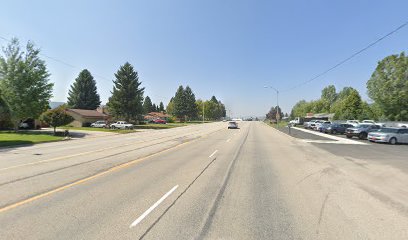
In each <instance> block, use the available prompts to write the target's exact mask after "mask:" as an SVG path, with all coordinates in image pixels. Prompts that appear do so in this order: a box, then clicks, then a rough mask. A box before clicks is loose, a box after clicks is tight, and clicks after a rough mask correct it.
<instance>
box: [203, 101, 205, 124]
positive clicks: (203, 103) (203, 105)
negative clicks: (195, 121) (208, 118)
mask: <svg viewBox="0 0 408 240" xmlns="http://www.w3.org/2000/svg"><path fill="white" fill-rule="evenodd" d="M204 106H205V105H204V101H203V123H204Z"/></svg>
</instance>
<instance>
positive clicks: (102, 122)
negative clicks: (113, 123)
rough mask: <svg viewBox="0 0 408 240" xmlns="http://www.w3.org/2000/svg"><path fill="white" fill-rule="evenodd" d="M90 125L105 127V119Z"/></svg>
mask: <svg viewBox="0 0 408 240" xmlns="http://www.w3.org/2000/svg"><path fill="white" fill-rule="evenodd" d="M91 127H95V128H106V127H107V125H106V122H105V121H96V122H94V123H92V124H91Z"/></svg>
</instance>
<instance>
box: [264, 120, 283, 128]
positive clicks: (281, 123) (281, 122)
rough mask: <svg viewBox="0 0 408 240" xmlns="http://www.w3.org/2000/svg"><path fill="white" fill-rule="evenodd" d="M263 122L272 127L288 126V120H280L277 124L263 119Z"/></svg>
mask: <svg viewBox="0 0 408 240" xmlns="http://www.w3.org/2000/svg"><path fill="white" fill-rule="evenodd" d="M265 123H266V124H268V125H269V126H271V127H274V128H284V127H287V126H288V122H286V121H280V122H279V123H278V124H276V123H270V122H269V121H265Z"/></svg>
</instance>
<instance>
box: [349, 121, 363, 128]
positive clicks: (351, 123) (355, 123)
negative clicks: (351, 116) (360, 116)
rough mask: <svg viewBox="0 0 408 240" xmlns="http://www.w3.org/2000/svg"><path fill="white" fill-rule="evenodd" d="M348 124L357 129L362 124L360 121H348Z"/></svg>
mask: <svg viewBox="0 0 408 240" xmlns="http://www.w3.org/2000/svg"><path fill="white" fill-rule="evenodd" d="M346 124H350V125H353V127H357V125H358V124H360V122H359V121H358V120H347V121H346Z"/></svg>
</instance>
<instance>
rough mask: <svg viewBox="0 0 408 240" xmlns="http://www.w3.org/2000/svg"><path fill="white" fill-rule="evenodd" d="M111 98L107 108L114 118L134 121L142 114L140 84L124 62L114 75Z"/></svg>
mask: <svg viewBox="0 0 408 240" xmlns="http://www.w3.org/2000/svg"><path fill="white" fill-rule="evenodd" d="M115 78H116V79H115V80H114V81H113V83H114V86H113V91H112V96H111V97H110V98H109V102H108V103H107V106H108V108H109V111H110V112H111V113H112V115H113V116H114V117H115V118H124V119H125V120H126V121H130V120H136V119H137V118H138V117H139V116H140V115H141V114H142V113H143V105H142V102H143V93H144V88H141V87H140V85H141V82H139V77H138V74H137V72H136V71H135V70H134V69H133V66H132V65H131V64H130V63H128V62H126V63H125V65H123V66H121V67H120V68H119V70H118V72H117V73H116V74H115Z"/></svg>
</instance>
